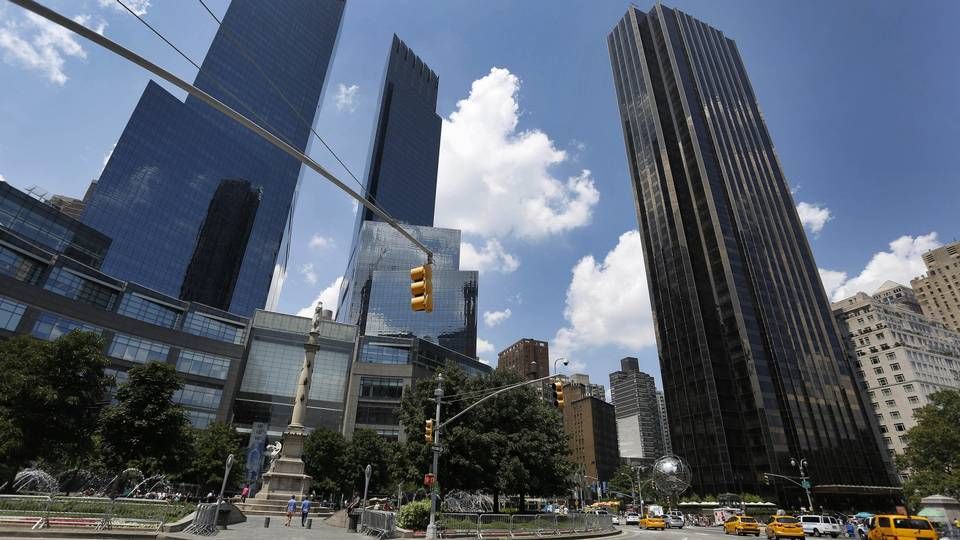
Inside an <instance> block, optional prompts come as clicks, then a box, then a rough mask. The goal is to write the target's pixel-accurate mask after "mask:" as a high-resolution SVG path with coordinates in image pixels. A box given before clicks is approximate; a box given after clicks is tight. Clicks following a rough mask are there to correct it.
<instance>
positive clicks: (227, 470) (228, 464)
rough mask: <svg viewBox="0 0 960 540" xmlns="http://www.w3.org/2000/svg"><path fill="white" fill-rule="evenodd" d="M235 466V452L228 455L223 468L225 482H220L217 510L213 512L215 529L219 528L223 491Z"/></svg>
mask: <svg viewBox="0 0 960 540" xmlns="http://www.w3.org/2000/svg"><path fill="white" fill-rule="evenodd" d="M231 468H233V454H230V455H229V456H227V462H226V464H225V467H224V469H223V483H222V484H220V495H219V496H218V497H217V511H216V512H214V514H213V530H214V531H216V530H217V520H218V519H220V503H222V502H223V492H224V491H225V490H226V489H227V479H228V478H230V469H231Z"/></svg>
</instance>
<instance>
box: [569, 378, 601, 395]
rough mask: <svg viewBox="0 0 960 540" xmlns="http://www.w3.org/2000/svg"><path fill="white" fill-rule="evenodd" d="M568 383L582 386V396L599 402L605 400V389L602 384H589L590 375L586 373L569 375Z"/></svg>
mask: <svg viewBox="0 0 960 540" xmlns="http://www.w3.org/2000/svg"><path fill="white" fill-rule="evenodd" d="M569 381H570V384H577V385H580V386H582V387H583V393H584V395H587V396H592V397H595V398H597V399H599V400H600V401H606V400H607V389H606V388H605V387H604V386H603V385H602V384H595V383H592V382H590V375H587V374H586V373H574V374H573V375H570V379H569Z"/></svg>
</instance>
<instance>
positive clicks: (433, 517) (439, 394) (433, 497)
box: [427, 373, 466, 540]
mask: <svg viewBox="0 0 960 540" xmlns="http://www.w3.org/2000/svg"><path fill="white" fill-rule="evenodd" d="M433 395H434V397H435V398H436V400H437V415H436V419H435V420H434V424H433V425H434V426H436V428H435V429H434V431H433V469H432V472H433V485H432V486H430V524H429V525H427V540H436V538H437V469H438V468H439V462H440V430H441V429H442V428H443V426H442V425H440V401H441V400H442V399H443V374H442V373H437V389H436V390H434V391H433ZM463 412H466V411H463ZM454 418H456V417H454ZM450 420H453V418H451V419H450ZM450 420H447V422H448V423H449V422H450Z"/></svg>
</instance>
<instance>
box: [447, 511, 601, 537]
mask: <svg viewBox="0 0 960 540" xmlns="http://www.w3.org/2000/svg"><path fill="white" fill-rule="evenodd" d="M607 530H613V517H612V516H609V515H607V516H604V515H597V514H565V515H564V514H513V515H510V514H446V513H445V514H440V515H439V516H438V518H437V532H438V534H439V535H440V536H441V537H447V538H450V537H454V536H475V537H477V538H480V539H482V538H484V537H504V536H509V537H511V538H514V537H518V536H545V535H556V534H571V533H578V532H598V531H607Z"/></svg>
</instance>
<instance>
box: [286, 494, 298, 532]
mask: <svg viewBox="0 0 960 540" xmlns="http://www.w3.org/2000/svg"><path fill="white" fill-rule="evenodd" d="M296 509H297V498H296V497H294V496H293V495H291V496H290V500H289V501H287V522H286V523H284V524H283V526H284V527H289V526H290V521H291V520H292V519H293V512H294V510H296Z"/></svg>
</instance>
